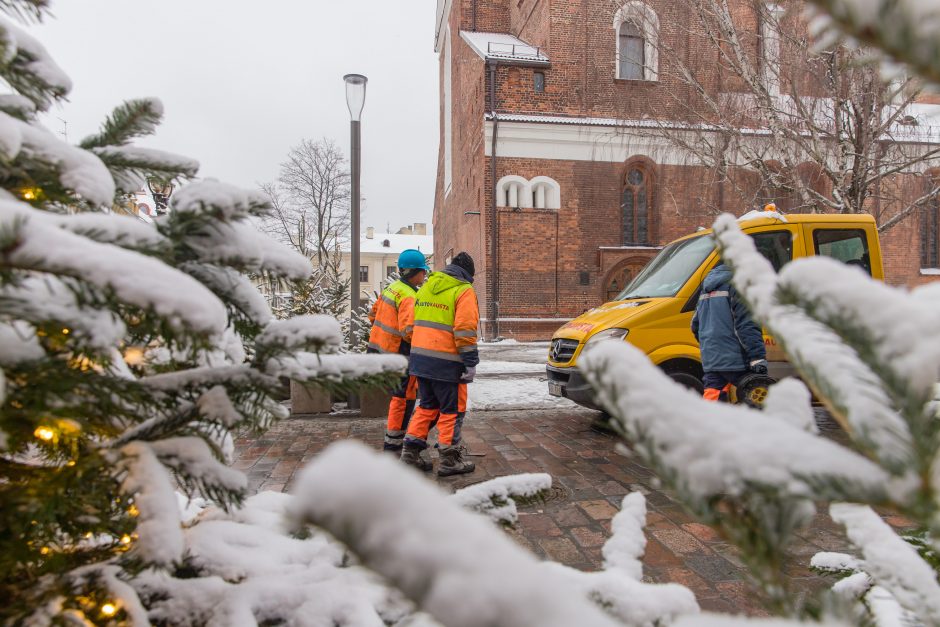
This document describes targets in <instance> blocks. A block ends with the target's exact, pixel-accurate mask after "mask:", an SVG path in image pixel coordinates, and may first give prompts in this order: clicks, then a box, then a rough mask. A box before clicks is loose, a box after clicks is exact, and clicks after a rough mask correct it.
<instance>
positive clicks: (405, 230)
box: [396, 226, 412, 235]
mask: <svg viewBox="0 0 940 627" xmlns="http://www.w3.org/2000/svg"><path fill="white" fill-rule="evenodd" d="M411 234H412V233H411V227H410V226H403V227H401V228H400V229H398V232H397V233H396V235H411Z"/></svg>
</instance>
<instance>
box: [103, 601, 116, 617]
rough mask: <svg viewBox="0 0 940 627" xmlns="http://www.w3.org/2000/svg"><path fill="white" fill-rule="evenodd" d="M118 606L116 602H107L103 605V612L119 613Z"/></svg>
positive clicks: (105, 613) (112, 614) (111, 614)
mask: <svg viewBox="0 0 940 627" xmlns="http://www.w3.org/2000/svg"><path fill="white" fill-rule="evenodd" d="M117 611H118V608H117V605H115V604H114V603H105V604H104V605H102V606H101V613H102V614H104V615H105V616H114V615H115V614H117Z"/></svg>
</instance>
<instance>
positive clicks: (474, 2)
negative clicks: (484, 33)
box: [470, 0, 477, 32]
mask: <svg viewBox="0 0 940 627" xmlns="http://www.w3.org/2000/svg"><path fill="white" fill-rule="evenodd" d="M470 30H472V31H473V32H476V30H477V0H473V21H472V22H471V23H470Z"/></svg>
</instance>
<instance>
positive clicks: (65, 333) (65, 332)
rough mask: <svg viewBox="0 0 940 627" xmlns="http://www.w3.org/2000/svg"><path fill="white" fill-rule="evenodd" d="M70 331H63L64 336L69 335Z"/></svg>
mask: <svg viewBox="0 0 940 627" xmlns="http://www.w3.org/2000/svg"><path fill="white" fill-rule="evenodd" d="M69 333H70V331H69V330H68V329H62V335H68V334H69Z"/></svg>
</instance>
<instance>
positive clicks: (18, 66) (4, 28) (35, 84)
mask: <svg viewBox="0 0 940 627" xmlns="http://www.w3.org/2000/svg"><path fill="white" fill-rule="evenodd" d="M0 32H2V34H0V37H2V40H3V50H2V52H3V57H4V58H3V63H2V64H0V68H2V69H0V75H2V76H3V78H4V79H5V80H6V82H7V83H8V84H9V85H10V86H11V87H13V88H14V89H15V90H16V91H17V92H19V93H20V94H21V95H23V96H25V97H27V98H29V99H30V100H31V101H33V102H34V103H35V104H36V107H37V108H38V109H39V110H41V111H45V110H46V109H48V108H49V107H50V105H52V103H53V102H54V101H55V100H58V99H59V98H63V97H64V96H65V95H66V94H68V93H69V92H70V91H71V90H72V80H71V79H70V78H69V77H68V76H67V75H66V74H65V72H64V71H62V68H60V67H59V66H58V64H56V62H55V61H53V60H52V57H51V56H49V53H48V52H47V51H46V48H45V47H44V46H43V45H42V44H41V43H39V41H38V40H37V39H36V38H35V37H33V36H32V35H30V34H29V33H27V32H26V31H24V30H23V29H21V28H19V27H18V26H16V25H14V24H13V23H12V22H10V21H9V20H7V19H5V18H0Z"/></svg>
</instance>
